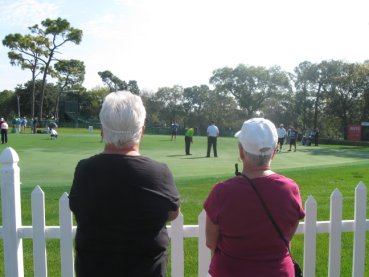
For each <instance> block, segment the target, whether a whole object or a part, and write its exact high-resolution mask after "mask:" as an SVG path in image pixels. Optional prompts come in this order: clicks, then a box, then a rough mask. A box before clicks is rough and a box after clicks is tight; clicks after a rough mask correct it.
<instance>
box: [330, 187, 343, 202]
mask: <svg viewBox="0 0 369 277" xmlns="http://www.w3.org/2000/svg"><path fill="white" fill-rule="evenodd" d="M341 198H342V193H341V191H340V190H339V189H338V188H336V189H335V190H334V191H333V192H332V193H331V200H333V199H341Z"/></svg>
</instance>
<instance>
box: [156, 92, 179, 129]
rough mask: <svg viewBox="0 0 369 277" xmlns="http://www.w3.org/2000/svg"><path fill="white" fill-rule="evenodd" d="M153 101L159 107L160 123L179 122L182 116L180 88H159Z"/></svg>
mask: <svg viewBox="0 0 369 277" xmlns="http://www.w3.org/2000/svg"><path fill="white" fill-rule="evenodd" d="M153 100H154V101H156V102H158V103H160V105H161V110H160V112H159V119H160V121H161V122H162V123H164V124H165V122H167V123H168V124H169V123H170V122H172V121H176V122H179V117H180V116H181V115H182V114H183V88H182V87H181V86H173V87H162V88H159V89H158V91H157V92H156V93H155V95H154V98H153Z"/></svg>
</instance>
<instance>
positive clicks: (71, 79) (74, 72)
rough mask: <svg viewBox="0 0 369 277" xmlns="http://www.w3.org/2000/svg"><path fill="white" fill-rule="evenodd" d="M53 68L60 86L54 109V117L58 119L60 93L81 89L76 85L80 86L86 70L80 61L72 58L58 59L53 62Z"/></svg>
mask: <svg viewBox="0 0 369 277" xmlns="http://www.w3.org/2000/svg"><path fill="white" fill-rule="evenodd" d="M54 68H55V72H56V76H57V78H58V86H59V87H60V90H59V93H58V96H57V99H56V103H55V109H54V114H55V118H56V119H58V118H59V116H58V114H59V111H58V107H59V101H60V96H61V94H62V93H63V92H64V91H67V90H81V89H80V88H77V87H82V83H83V81H84V79H85V73H86V70H85V65H84V63H83V62H82V61H79V60H73V59H72V60H59V61H58V62H57V63H55V65H54Z"/></svg>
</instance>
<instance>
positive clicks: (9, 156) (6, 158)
mask: <svg viewBox="0 0 369 277" xmlns="http://www.w3.org/2000/svg"><path fill="white" fill-rule="evenodd" d="M17 162H19V156H18V154H17V152H15V150H14V149H13V148H11V147H7V148H5V149H4V150H3V152H1V155H0V163H3V164H8V163H17Z"/></svg>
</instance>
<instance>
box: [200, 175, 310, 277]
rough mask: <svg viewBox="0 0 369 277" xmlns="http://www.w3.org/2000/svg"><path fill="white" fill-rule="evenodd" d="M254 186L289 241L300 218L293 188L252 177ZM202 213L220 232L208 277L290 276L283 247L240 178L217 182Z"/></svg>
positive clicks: (281, 180) (276, 179)
mask: <svg viewBox="0 0 369 277" xmlns="http://www.w3.org/2000/svg"><path fill="white" fill-rule="evenodd" d="M253 182H254V183H255V186H256V188H257V189H258V191H259V193H260V194H261V196H262V198H263V199H264V201H265V203H266V205H267V206H268V208H269V210H270V212H271V213H272V216H273V218H274V220H275V221H276V222H277V224H278V226H279V228H280V229H281V231H282V233H283V234H284V235H285V238H286V239H287V241H290V240H291V238H292V236H293V231H294V230H293V228H294V226H295V225H296V223H297V222H298V221H299V220H300V219H302V218H304V216H305V212H304V210H303V208H302V202H301V197H300V192H299V188H298V186H297V184H296V183H295V182H294V181H293V180H291V179H289V178H287V177H284V176H282V175H279V174H272V175H269V176H266V177H259V178H255V179H253ZM204 209H205V210H206V213H207V215H208V216H209V217H210V219H211V220H212V222H213V223H214V224H217V225H219V230H220V238H219V241H218V245H217V249H216V251H215V254H214V256H213V258H212V261H211V264H210V269H209V273H210V274H211V275H212V276H213V277H219V276H221V277H225V276H232V277H238V276H239V277H241V276H242V277H246V276H258V277H262V276H273V277H275V276H278V277H279V276H288V277H289V276H294V270H293V264H292V260H291V258H290V256H289V254H288V250H287V247H286V246H285V244H284V242H283V241H282V239H281V238H280V237H279V235H278V233H277V231H276V230H275V228H274V227H273V225H272V223H271V221H270V219H269V218H268V216H267V214H266V212H265V210H264V209H263V207H262V205H261V203H260V200H259V199H258V198H257V196H256V194H255V192H254V190H253V189H252V187H251V185H250V184H249V183H248V182H247V180H246V179H244V178H243V177H242V176H237V177H234V178H231V179H229V180H226V181H224V182H222V183H218V184H216V185H215V186H214V188H213V189H212V191H211V192H210V194H209V196H208V198H207V200H206V201H205V204H204Z"/></svg>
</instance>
